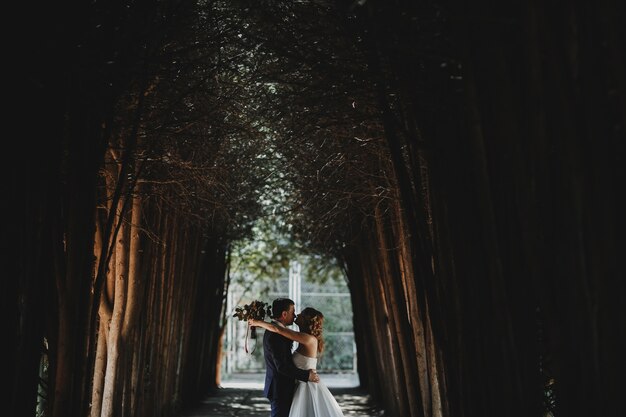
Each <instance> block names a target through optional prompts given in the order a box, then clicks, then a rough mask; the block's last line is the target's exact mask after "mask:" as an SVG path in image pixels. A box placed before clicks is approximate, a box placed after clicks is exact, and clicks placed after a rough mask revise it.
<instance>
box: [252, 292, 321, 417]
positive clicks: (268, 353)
mask: <svg viewBox="0 0 626 417" xmlns="http://www.w3.org/2000/svg"><path fill="white" fill-rule="evenodd" d="M272 315H273V317H272V318H273V320H272V322H273V323H274V324H275V325H277V326H283V327H284V326H291V325H292V324H293V321H294V319H295V318H296V313H295V305H294V302H293V301H292V300H290V299H289V298H277V299H276V300H274V301H273V302H272ZM292 344H293V342H292V341H291V340H289V339H287V338H285V337H283V336H281V335H279V334H278V333H274V332H269V331H266V332H265V335H264V336H263V350H264V352H263V354H264V356H265V368H266V369H265V388H264V389H263V393H264V394H265V396H266V397H267V399H269V400H270V404H271V406H272V417H288V416H289V409H290V408H291V401H292V400H293V393H294V390H295V388H296V385H295V384H296V379H299V380H300V381H304V382H306V381H311V382H319V377H318V376H317V373H315V370H313V369H310V370H304V369H298V368H297V367H296V366H295V365H294V364H293V362H292V360H291V346H292Z"/></svg>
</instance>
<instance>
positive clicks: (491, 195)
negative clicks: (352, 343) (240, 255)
mask: <svg viewBox="0 0 626 417" xmlns="http://www.w3.org/2000/svg"><path fill="white" fill-rule="evenodd" d="M24 7H25V8H27V9H25V10H21V11H20V12H21V14H20V16H28V17H27V19H26V18H25V20H27V24H26V25H25V27H27V28H28V33H24V34H22V35H20V36H19V37H18V39H15V40H11V42H12V43H13V44H14V45H16V47H15V51H16V52H17V54H15V56H14V57H13V60H12V64H11V65H14V66H16V67H17V68H18V69H19V70H20V75H21V77H20V82H19V83H17V87H18V88H17V89H18V90H19V92H18V94H17V96H16V97H15V100H12V101H11V103H10V105H11V106H12V108H13V109H14V110H17V111H18V113H19V118H17V119H14V121H15V122H17V123H18V124H19V132H18V133H16V134H15V136H13V137H10V138H8V139H7V143H8V145H9V147H8V148H7V150H9V151H10V152H8V153H7V155H9V156H8V157H9V158H11V160H12V161H11V162H12V164H6V166H7V168H5V169H6V170H7V174H8V175H7V181H8V184H9V187H8V195H6V196H5V206H6V207H7V209H8V210H7V221H6V222H5V226H4V227H5V230H6V231H7V233H4V234H3V236H5V245H4V247H6V248H7V252H6V255H5V256H6V259H7V261H8V264H7V268H6V269H5V270H6V271H7V272H8V271H11V274H8V273H7V276H6V277H5V279H4V280H3V282H4V284H3V285H4V290H3V294H4V300H5V301H3V310H4V311H5V314H4V317H5V318H6V323H7V326H6V329H7V330H8V331H7V333H6V334H7V336H8V337H7V341H8V343H7V344H8V346H9V348H10V349H9V357H8V359H9V360H8V364H9V365H8V369H9V372H8V382H9V384H8V388H7V390H8V392H9V393H8V394H7V397H8V413H9V414H8V415H12V416H35V415H41V416H53V417H61V416H63V417H65V416H91V417H98V416H103V417H111V416H123V417H133V416H157V415H158V416H176V415H177V414H178V413H180V411H181V410H183V409H184V408H185V407H188V406H192V405H193V404H195V403H197V402H198V401H199V400H200V399H201V398H203V397H204V396H205V395H207V394H208V393H210V392H211V390H212V389H214V388H216V387H217V386H218V384H219V380H220V375H219V369H220V368H219V358H220V355H221V351H220V349H221V338H222V335H223V325H224V317H225V315H226V314H227V312H225V311H224V309H225V302H224V301H225V298H224V297H225V294H226V291H227V289H228V284H229V280H228V265H229V251H230V248H231V247H232V245H233V244H234V243H235V242H238V241H240V240H241V239H244V238H249V237H250V236H251V232H252V230H253V227H254V225H255V224H256V222H257V221H259V219H264V221H268V220H267V219H270V220H269V221H272V220H271V219H275V217H273V216H276V213H277V211H278V212H280V221H281V224H280V227H281V230H283V231H285V232H287V233H289V236H290V238H291V239H293V240H294V241H297V242H298V244H299V245H300V246H301V247H302V248H305V250H307V251H310V253H312V254H316V255H319V256H322V257H327V258H332V259H333V260H334V261H336V262H338V263H339V265H341V267H342V268H343V271H344V273H345V277H346V279H347V282H348V285H349V288H350V292H351V296H352V300H353V302H352V304H353V309H354V311H353V313H354V330H355V337H356V341H357V352H358V358H359V360H358V371H359V376H360V381H361V385H362V387H363V388H364V389H366V390H367V392H369V393H370V395H371V396H372V398H373V399H374V400H375V401H376V402H377V403H378V404H380V405H381V407H382V409H384V410H385V415H389V416H412V417H417V416H426V417H431V416H433V417H464V416H467V417H472V416H485V417H487V416H502V415H506V416H520V417H521V416H525V417H526V416H545V415H554V416H579V415H580V416H607V417H617V416H623V415H624V414H625V413H626V409H625V406H624V402H623V400H622V399H621V394H620V387H621V379H622V375H624V372H625V371H626V366H625V363H624V354H623V351H624V348H625V347H626V343H625V342H626V327H625V326H626V324H625V323H626V321H625V320H624V317H625V316H626V314H625V311H624V306H626V299H625V297H626V288H625V287H626V284H625V282H626V280H624V272H623V269H624V268H623V267H622V266H620V265H621V263H620V259H621V255H622V254H623V253H624V236H625V232H626V230H625V227H624V226H625V223H624V216H623V213H624V212H625V210H624V207H623V203H621V202H620V201H621V199H619V196H620V194H621V191H620V190H622V189H623V188H624V179H625V178H624V177H625V173H626V170H625V169H624V163H625V162H624V161H625V156H626V154H625V145H624V144H625V143H626V137H625V136H626V135H625V134H624V129H625V127H626V62H625V57H626V54H624V51H625V50H626V45H625V44H624V39H626V34H625V33H624V31H625V30H624V27H625V26H624V24H623V22H624V19H625V18H626V16H625V13H624V5H623V4H622V3H620V2H617V1H615V0H599V1H597V2H583V1H581V0H574V1H571V2H568V4H556V3H554V4H553V3H545V2H538V1H530V2H516V1H504V2H501V3H497V4H496V3H493V2H487V1H484V0H478V1H477V2H473V3H471V4H470V3H468V2H461V1H457V0H447V1H446V0H433V1H428V2H409V1H399V0H398V1H390V2H383V1H374V0H350V1H348V0H336V1H331V0H301V1H276V0H257V1H250V0H237V1H218V0H204V1H188V0H177V1H171V0H165V1H156V2H147V3H146V2H139V3H138V2H127V1H121V2H114V3H111V2H87V3H84V4H83V3H81V4H56V3H55V4H52V3H50V4H45V5H31V4H29V5H25V6H24ZM10 82H13V80H11V81H10ZM620 207H621V209H620ZM276 218H277V217H276ZM5 407H6V406H5Z"/></svg>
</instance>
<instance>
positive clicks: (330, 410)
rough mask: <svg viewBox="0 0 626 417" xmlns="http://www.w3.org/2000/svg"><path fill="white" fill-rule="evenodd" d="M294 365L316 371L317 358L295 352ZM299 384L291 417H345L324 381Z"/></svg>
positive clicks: (290, 413)
mask: <svg viewBox="0 0 626 417" xmlns="http://www.w3.org/2000/svg"><path fill="white" fill-rule="evenodd" d="M293 363H294V364H295V365H296V366H297V367H298V368H300V369H315V367H316V366H317V358H309V357H308V356H304V355H303V354H301V353H300V352H297V351H296V352H293ZM297 383H298V386H297V387H296V392H295V393H294V395H293V402H292V403H291V410H289V417H343V412H342V411H341V408H339V404H337V400H335V397H333V394H331V393H330V391H329V390H328V388H327V387H326V385H324V383H323V382H322V381H320V382H317V383H315V382H302V381H298V382H297Z"/></svg>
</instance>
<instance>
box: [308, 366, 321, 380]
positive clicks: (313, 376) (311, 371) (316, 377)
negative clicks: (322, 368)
mask: <svg viewBox="0 0 626 417" xmlns="http://www.w3.org/2000/svg"><path fill="white" fill-rule="evenodd" d="M309 381H311V382H320V376H319V375H318V374H317V372H315V369H309Z"/></svg>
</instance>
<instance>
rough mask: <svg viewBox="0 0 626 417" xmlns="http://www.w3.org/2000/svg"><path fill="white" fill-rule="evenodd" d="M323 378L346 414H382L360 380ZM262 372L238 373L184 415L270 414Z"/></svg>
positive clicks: (242, 416) (249, 416) (250, 416)
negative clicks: (264, 392)
mask: <svg viewBox="0 0 626 417" xmlns="http://www.w3.org/2000/svg"><path fill="white" fill-rule="evenodd" d="M321 376H322V379H323V380H324V382H325V384H326V385H327V386H328V388H329V389H330V391H331V392H332V393H333V395H334V396H335V398H336V399H337V402H338V403H339V406H340V407H341V409H342V410H343V413H344V415H345V416H354V417H371V416H381V415H382V412H381V410H380V409H379V408H377V407H375V405H374V404H373V403H372V402H371V400H370V397H369V395H368V394H367V393H365V392H364V391H363V390H361V389H360V388H358V387H357V386H356V384H358V379H357V378H356V377H354V376H350V375H324V374H322V375H321ZM262 381H263V375H262V374H253V375H236V376H234V377H231V378H230V379H228V380H225V381H223V383H222V388H220V389H219V390H218V391H216V392H215V393H213V394H211V395H210V396H207V398H205V399H204V400H203V401H202V403H201V404H200V405H199V406H198V407H196V408H194V409H193V410H189V411H187V412H186V413H183V414H181V417H208V416H211V417H235V416H236V417H261V416H263V417H268V416H269V415H270V405H269V402H268V400H267V399H266V398H265V397H264V396H263V391H262Z"/></svg>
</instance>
